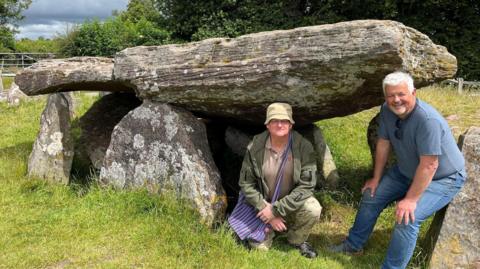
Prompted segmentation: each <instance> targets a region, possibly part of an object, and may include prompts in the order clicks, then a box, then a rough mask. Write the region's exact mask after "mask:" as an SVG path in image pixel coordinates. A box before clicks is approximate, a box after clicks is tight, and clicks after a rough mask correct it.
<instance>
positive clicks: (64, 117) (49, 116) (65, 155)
mask: <svg viewBox="0 0 480 269" xmlns="http://www.w3.org/2000/svg"><path fill="white" fill-rule="evenodd" d="M67 95H69V93H56V94H51V95H50V96H49V97H48V101H47V105H46V107H45V110H44V111H43V113H42V116H41V119H40V131H39V133H38V135H37V139H36V140H35V143H34V144H33V149H32V153H31V154H30V158H29V160H28V175H29V176H31V177H37V178H42V179H46V180H49V181H54V182H60V183H63V184H67V183H68V182H69V178H70V169H71V166H72V159H73V141H72V137H71V134H70V103H69V100H71V98H70V97H68V96H67Z"/></svg>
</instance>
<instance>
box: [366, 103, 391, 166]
mask: <svg viewBox="0 0 480 269" xmlns="http://www.w3.org/2000/svg"><path fill="white" fill-rule="evenodd" d="M379 120H380V112H379V113H377V115H375V117H373V118H372V119H371V120H370V122H369V124H368V128H367V143H368V147H369V148H370V154H371V155H372V163H373V164H375V150H376V147H377V140H378V133H377V131H378V127H379V124H380V123H379V122H378V121H379ZM396 160H397V159H396V157H395V152H394V151H393V149H391V150H390V154H389V155H388V160H387V164H386V167H391V166H392V165H393V164H394V163H395V162H396Z"/></svg>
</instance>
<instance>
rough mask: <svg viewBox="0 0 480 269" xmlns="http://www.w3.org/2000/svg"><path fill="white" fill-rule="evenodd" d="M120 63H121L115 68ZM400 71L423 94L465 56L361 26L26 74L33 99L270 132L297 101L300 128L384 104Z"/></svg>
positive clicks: (136, 51)
mask: <svg viewBox="0 0 480 269" xmlns="http://www.w3.org/2000/svg"><path fill="white" fill-rule="evenodd" d="M113 62H114V63H113ZM396 70H404V71H407V72H409V73H411V74H412V75H413V77H414V79H415V82H416V84H417V85H416V86H417V87H420V86H422V85H426V84H429V83H432V82H434V81H437V80H444V79H446V78H450V77H452V76H453V75H454V74H455V72H456V70H457V61H456V58H455V57H454V56H453V55H451V54H449V53H448V51H447V50H446V48H445V47H442V46H438V45H435V44H434V43H433V42H432V41H431V40H430V39H429V38H428V37H427V36H426V35H424V34H422V33H420V32H418V31H416V30H415V29H412V28H410V27H406V26H405V25H403V24H401V23H398V22H394V21H381V20H360V21H350V22H341V23H336V24H326V25H319V26H311V27H303V28H296V29H292V30H281V31H270V32H262V33H255V34H249V35H244V36H240V37H237V38H232V39H229V38H213V39H207V40H203V41H200V42H192V43H186V44H180V45H164V46H140V47H133V48H127V49H125V50H123V51H121V52H119V53H117V55H116V56H115V60H114V61H113V60H112V59H106V58H92V57H86V58H71V59H66V60H45V61H40V62H38V63H36V64H34V65H33V66H32V67H30V68H27V69H25V70H24V71H22V72H20V74H18V75H17V77H16V79H15V81H16V83H17V84H18V85H19V86H20V89H21V90H22V91H24V92H25V93H27V94H28V95H36V94H43V93H51V92H58V91H74V90H98V91H130V92H133V91H135V93H136V94H137V97H138V98H140V99H142V100H143V99H148V100H154V101H157V102H163V103H169V104H173V105H176V106H181V107H183V108H185V109H187V110H189V111H192V112H194V113H196V114H197V115H199V116H201V117H203V118H212V119H214V118H215V119H221V120H224V121H225V122H228V123H229V124H231V123H234V124H250V125H257V126H261V125H262V123H263V117H259V115H263V114H264V112H265V109H266V107H267V106H268V104H270V103H272V102H276V101H284V102H288V103H290V104H291V105H292V106H293V108H294V119H295V121H296V123H297V126H300V125H306V124H310V123H313V122H315V121H317V120H320V119H324V118H330V117H335V116H344V115H349V114H352V113H355V112H359V111H362V110H364V109H368V108H370V107H373V106H376V105H379V104H381V103H382V102H383V96H382V89H381V81H382V79H383V77H384V76H385V75H386V74H388V73H390V72H392V71H396Z"/></svg>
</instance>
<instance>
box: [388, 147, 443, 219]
mask: <svg viewBox="0 0 480 269" xmlns="http://www.w3.org/2000/svg"><path fill="white" fill-rule="evenodd" d="M437 168H438V156H436V155H424V156H420V163H419V164H418V166H417V170H416V171H415V176H414V177H413V182H412V185H411V186H410V188H409V189H408V192H407V194H406V195H405V197H404V198H403V199H402V200H400V201H399V202H398V203H397V209H396V212H395V215H396V217H397V223H399V224H400V223H402V219H403V220H404V223H405V224H408V223H409V222H414V221H415V214H414V213H415V208H416V207H417V202H418V200H419V199H420V197H421V196H422V193H423V192H424V191H425V189H426V188H427V187H428V185H429V184H430V182H431V181H432V178H433V176H434V175H435V172H436V171H437Z"/></svg>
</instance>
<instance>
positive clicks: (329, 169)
mask: <svg viewBox="0 0 480 269" xmlns="http://www.w3.org/2000/svg"><path fill="white" fill-rule="evenodd" d="M299 132H301V133H302V134H303V136H305V138H307V139H308V140H309V141H310V142H311V143H312V145H313V149H314V150H315V153H316V155H317V188H318V189H321V188H323V187H328V188H330V189H335V188H336V187H337V183H338V180H339V179H340V176H339V175H338V171H337V166H336V165H335V161H334V160H333V156H332V153H331V152H330V148H329V147H328V145H327V143H326V142H325V138H324V137H323V134H322V130H320V128H319V127H318V126H316V125H314V124H311V125H308V126H306V127H305V128H302V129H301V130H299Z"/></svg>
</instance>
